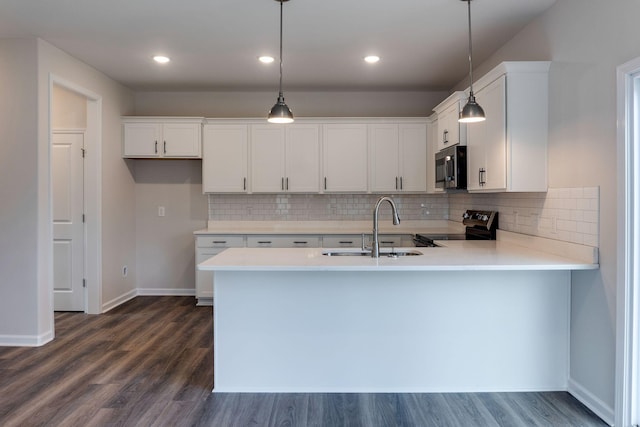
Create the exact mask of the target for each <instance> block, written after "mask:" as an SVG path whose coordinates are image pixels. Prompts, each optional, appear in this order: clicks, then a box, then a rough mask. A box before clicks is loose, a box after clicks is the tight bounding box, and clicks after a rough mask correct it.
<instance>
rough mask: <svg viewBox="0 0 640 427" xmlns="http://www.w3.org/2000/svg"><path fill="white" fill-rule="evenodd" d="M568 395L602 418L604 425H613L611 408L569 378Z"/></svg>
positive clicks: (613, 416) (613, 418)
mask: <svg viewBox="0 0 640 427" xmlns="http://www.w3.org/2000/svg"><path fill="white" fill-rule="evenodd" d="M569 393H571V395H572V396H573V397H575V398H576V399H578V400H579V401H580V402H582V404H583V405H585V406H586V407H587V408H589V409H591V410H592V411H593V412H594V413H595V414H596V415H597V416H599V417H600V418H602V420H603V421H604V422H605V423H607V424H609V425H610V426H612V425H613V423H614V420H615V415H614V410H613V408H611V407H610V406H609V405H607V404H606V403H604V402H603V401H602V400H600V399H598V398H597V397H596V396H594V395H593V394H592V393H591V392H589V391H588V390H587V389H586V388H584V387H583V386H582V385H581V384H579V383H578V382H576V381H574V380H573V379H571V378H569Z"/></svg>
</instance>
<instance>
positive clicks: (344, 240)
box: [322, 234, 362, 248]
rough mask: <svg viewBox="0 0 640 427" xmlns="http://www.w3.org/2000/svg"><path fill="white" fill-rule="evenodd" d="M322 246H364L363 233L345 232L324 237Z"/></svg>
mask: <svg viewBox="0 0 640 427" xmlns="http://www.w3.org/2000/svg"><path fill="white" fill-rule="evenodd" d="M322 246H323V247H325V248H359V247H361V246H362V235H360V234H345V235H330V236H324V237H322Z"/></svg>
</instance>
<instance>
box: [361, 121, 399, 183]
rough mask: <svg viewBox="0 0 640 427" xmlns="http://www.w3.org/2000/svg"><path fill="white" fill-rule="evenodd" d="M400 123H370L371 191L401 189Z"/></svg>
mask: <svg viewBox="0 0 640 427" xmlns="http://www.w3.org/2000/svg"><path fill="white" fill-rule="evenodd" d="M398 138H399V137H398V125H396V124H374V125H369V154H370V155H371V163H370V165H371V191H373V192H394V191H400V189H401V188H400V174H399V172H398V164H399V159H398V153H399V150H398Z"/></svg>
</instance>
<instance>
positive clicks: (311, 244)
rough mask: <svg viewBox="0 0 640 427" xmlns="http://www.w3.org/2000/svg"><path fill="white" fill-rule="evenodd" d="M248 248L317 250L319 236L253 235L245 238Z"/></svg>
mask: <svg viewBox="0 0 640 427" xmlns="http://www.w3.org/2000/svg"><path fill="white" fill-rule="evenodd" d="M247 247H248V248H317V247H320V236H315V235H313V236H310V235H303V234H301V235H296V236H273V235H260V236H257V235H254V236H247Z"/></svg>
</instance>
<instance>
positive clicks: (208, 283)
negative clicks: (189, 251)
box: [196, 235, 245, 305]
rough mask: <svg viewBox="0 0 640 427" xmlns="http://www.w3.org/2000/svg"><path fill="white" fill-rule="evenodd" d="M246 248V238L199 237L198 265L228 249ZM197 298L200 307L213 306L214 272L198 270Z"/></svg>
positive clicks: (197, 240) (197, 249) (197, 246)
mask: <svg viewBox="0 0 640 427" xmlns="http://www.w3.org/2000/svg"><path fill="white" fill-rule="evenodd" d="M244 246H245V237H244V236H226V235H224V236H222V235H221V236H212V235H208V236H197V237H196V265H198V264H200V263H201V262H204V261H206V260H208V259H209V258H211V257H212V256H214V255H218V254H219V253H220V252H222V251H224V250H225V249H227V248H242V247H244ZM196 298H197V300H198V305H213V272H211V271H199V270H198V269H197V268H196Z"/></svg>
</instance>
